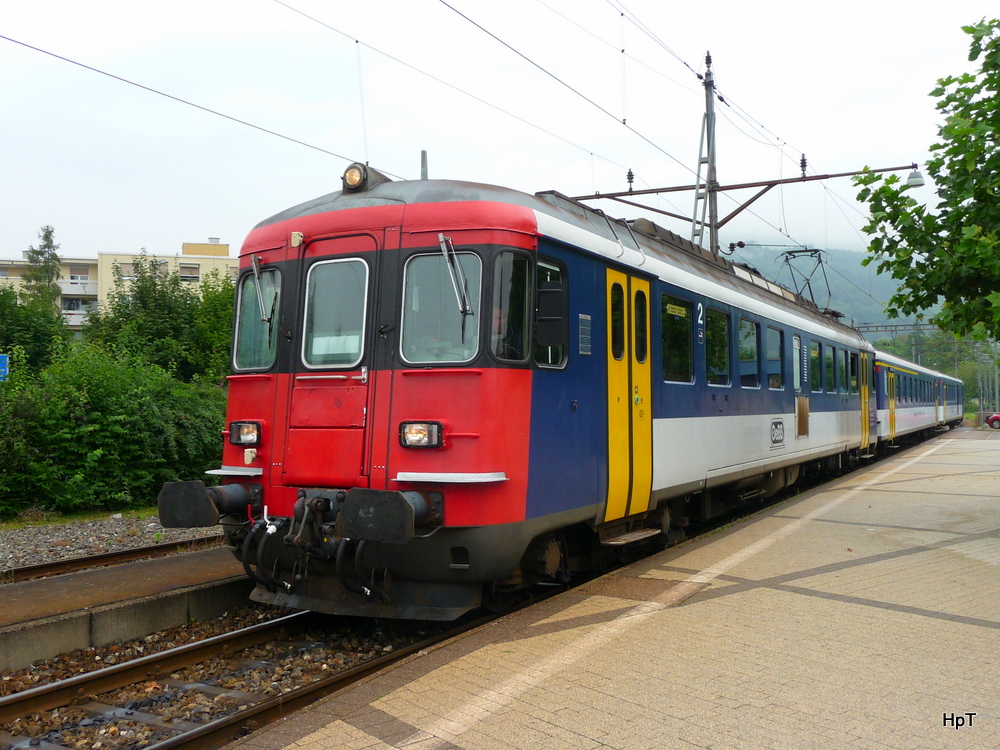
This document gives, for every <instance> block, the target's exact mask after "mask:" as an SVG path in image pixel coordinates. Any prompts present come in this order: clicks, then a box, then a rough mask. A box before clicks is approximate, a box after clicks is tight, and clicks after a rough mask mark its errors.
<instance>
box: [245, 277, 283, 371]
mask: <svg viewBox="0 0 1000 750" xmlns="http://www.w3.org/2000/svg"><path fill="white" fill-rule="evenodd" d="M280 295H281V273H280V272H279V271H278V270H277V269H274V268H270V269H266V270H262V271H260V272H259V273H258V274H256V275H255V274H247V275H246V276H244V277H243V281H242V283H241V284H240V289H239V296H238V299H237V303H236V304H237V314H236V347H235V352H234V357H233V359H234V363H235V364H236V369H238V370H258V369H266V368H268V367H270V366H271V365H273V364H274V357H275V354H276V353H277V350H278V320H277V318H278V313H279V311H280V310H281V304H280V299H279V298H280Z"/></svg>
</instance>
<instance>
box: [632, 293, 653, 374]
mask: <svg viewBox="0 0 1000 750" xmlns="http://www.w3.org/2000/svg"><path fill="white" fill-rule="evenodd" d="M646 307H647V306H646V293H645V292H644V291H642V290H641V289H640V290H639V291H637V292H636V293H635V306H634V307H633V314H634V315H635V361H636V362H638V363H639V364H643V363H645V361H646V353H647V352H648V350H649V342H648V332H647V331H646V321H647V320H648V319H649V312H648V310H647V309H646Z"/></svg>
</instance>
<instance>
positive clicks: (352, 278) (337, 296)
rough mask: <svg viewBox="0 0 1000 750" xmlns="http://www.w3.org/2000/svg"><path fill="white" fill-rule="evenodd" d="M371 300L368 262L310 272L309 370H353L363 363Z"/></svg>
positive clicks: (305, 351)
mask: <svg viewBox="0 0 1000 750" xmlns="http://www.w3.org/2000/svg"><path fill="white" fill-rule="evenodd" d="M367 300H368V266H367V265H366V264H365V263H364V261H361V260H356V259H351V260H334V261H328V262H324V263H316V264H315V265H314V266H313V267H312V268H310V269H309V278H308V280H307V281H306V323H305V335H304V336H303V337H302V359H303V360H304V361H305V364H306V366H307V367H324V366H330V367H351V366H353V365H356V364H357V363H358V362H360V361H361V354H362V346H363V344H364V340H365V307H366V305H367Z"/></svg>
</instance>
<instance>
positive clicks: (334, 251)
mask: <svg viewBox="0 0 1000 750" xmlns="http://www.w3.org/2000/svg"><path fill="white" fill-rule="evenodd" d="M376 248H377V241H376V239H375V237H373V236H371V235H368V234H361V235H354V236H348V237H337V238H332V239H323V240H318V241H314V242H309V243H307V244H305V245H302V246H301V247H300V248H299V253H298V255H299V259H300V269H301V274H300V278H299V289H300V290H301V292H300V294H301V297H300V302H299V314H300V315H301V316H302V317H301V321H302V324H301V330H302V341H301V343H300V345H299V350H298V351H297V352H296V353H295V355H294V356H295V358H296V359H297V360H298V363H297V366H296V367H295V368H294V372H293V374H292V377H291V384H290V394H289V406H288V432H287V438H286V441H285V446H284V459H283V462H282V480H283V483H284V484H286V485H292V486H305V487H358V486H361V487H365V486H368V477H367V476H366V475H367V472H366V470H365V466H366V461H365V444H366V441H365V428H366V422H367V420H366V417H367V413H368V401H369V395H370V389H372V388H373V387H374V383H373V382H372V375H373V372H372V371H371V370H370V368H369V365H368V363H369V362H370V359H371V357H370V353H369V352H367V351H366V339H367V338H369V337H368V335H367V333H368V332H367V321H368V320H369V317H370V316H369V307H370V306H371V304H372V296H373V295H372V288H373V283H374V282H373V280H374V277H375V269H373V267H372V258H374V257H375V255H376V253H375V252H374V251H375V250H376Z"/></svg>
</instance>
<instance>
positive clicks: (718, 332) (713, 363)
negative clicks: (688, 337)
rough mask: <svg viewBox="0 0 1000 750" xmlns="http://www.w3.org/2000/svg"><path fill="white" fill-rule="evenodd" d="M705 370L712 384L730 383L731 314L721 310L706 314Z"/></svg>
mask: <svg viewBox="0 0 1000 750" xmlns="http://www.w3.org/2000/svg"><path fill="white" fill-rule="evenodd" d="M705 371H706V378H707V380H708V382H709V384H711V385H729V382H730V377H729V315H727V314H726V313H724V312H722V311H721V310H708V312H707V313H706V314H705Z"/></svg>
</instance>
